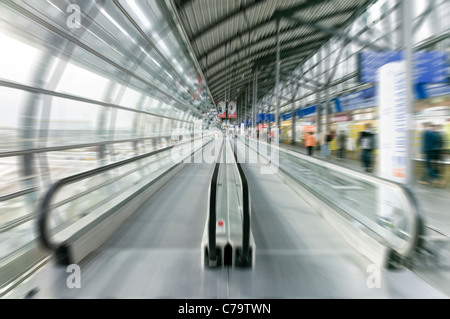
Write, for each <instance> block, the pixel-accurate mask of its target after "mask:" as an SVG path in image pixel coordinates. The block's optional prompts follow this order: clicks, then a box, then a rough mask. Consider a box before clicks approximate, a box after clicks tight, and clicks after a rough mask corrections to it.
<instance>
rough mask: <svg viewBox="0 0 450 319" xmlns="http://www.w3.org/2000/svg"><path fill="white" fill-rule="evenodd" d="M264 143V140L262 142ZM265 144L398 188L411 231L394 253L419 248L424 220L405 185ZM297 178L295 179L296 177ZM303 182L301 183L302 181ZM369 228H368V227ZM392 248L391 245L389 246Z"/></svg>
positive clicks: (406, 256) (413, 197) (409, 251)
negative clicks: (404, 242) (403, 245)
mask: <svg viewBox="0 0 450 319" xmlns="http://www.w3.org/2000/svg"><path fill="white" fill-rule="evenodd" d="M257 142H258V143H261V141H257ZM263 143H264V142H263ZM266 144H267V145H269V147H275V148H277V149H278V150H279V151H282V152H283V153H286V154H288V155H291V156H293V157H297V158H301V159H302V160H305V161H307V162H310V163H313V164H317V165H320V166H322V167H324V168H328V169H330V170H332V171H335V172H342V173H344V174H346V175H347V176H350V177H354V178H356V179H358V180H360V181H364V182H368V183H372V184H374V185H379V186H383V185H385V186H388V187H394V188H397V189H398V190H399V192H398V194H400V196H401V197H400V199H401V201H402V203H403V205H404V207H406V208H407V209H406V212H407V214H408V216H409V220H410V221H411V222H412V224H411V233H410V236H409V237H410V240H409V241H408V245H407V246H406V247H404V248H403V249H401V250H395V249H394V250H395V251H396V253H398V254H399V255H400V256H402V257H405V258H409V257H411V256H412V254H413V253H414V252H415V251H416V250H417V248H419V246H420V245H421V243H422V242H421V241H422V237H423V235H424V222H423V220H424V219H423V216H422V213H421V210H420V206H419V203H418V201H417V199H416V197H415V195H414V194H413V192H412V191H411V190H410V189H409V188H408V187H407V186H405V185H403V184H401V183H397V182H394V181H391V180H387V179H384V178H381V177H378V176H373V175H367V174H364V173H362V172H359V171H357V170H354V169H351V168H347V167H343V166H340V165H337V164H334V163H331V162H329V161H326V160H322V159H318V158H315V157H311V156H307V155H305V154H302V153H299V152H295V151H291V150H288V149H283V148H281V147H277V146H273V145H270V144H268V143H266ZM279 169H280V170H281V171H283V172H284V173H285V174H288V175H289V176H291V177H293V178H294V179H296V178H295V177H294V176H292V174H290V173H289V172H288V171H286V170H284V169H283V168H282V167H281V165H280V167H279ZM296 180H297V179H296ZM302 184H303V183H302ZM318 195H319V196H320V197H321V198H324V199H326V198H325V197H324V196H323V194H318ZM369 229H370V228H369ZM391 248H392V247H391Z"/></svg>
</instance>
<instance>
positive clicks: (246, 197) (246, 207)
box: [233, 140, 251, 267]
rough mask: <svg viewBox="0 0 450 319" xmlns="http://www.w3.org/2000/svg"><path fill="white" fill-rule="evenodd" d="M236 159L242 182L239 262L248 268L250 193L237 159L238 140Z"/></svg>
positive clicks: (234, 152) (249, 261)
mask: <svg viewBox="0 0 450 319" xmlns="http://www.w3.org/2000/svg"><path fill="white" fill-rule="evenodd" d="M233 154H234V159H235V161H236V165H237V168H238V171H239V176H240V177H241V181H242V208H243V210H242V255H241V256H240V260H239V261H238V263H239V265H240V266H242V267H247V266H249V265H250V263H251V259H250V191H249V187H248V182H247V178H246V177H245V173H244V170H243V169H242V165H241V163H239V161H238V157H237V140H234V147H233Z"/></svg>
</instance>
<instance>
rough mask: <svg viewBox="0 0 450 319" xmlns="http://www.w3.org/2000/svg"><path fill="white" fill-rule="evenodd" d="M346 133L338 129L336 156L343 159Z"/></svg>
mask: <svg viewBox="0 0 450 319" xmlns="http://www.w3.org/2000/svg"><path fill="white" fill-rule="evenodd" d="M346 145H347V134H346V133H345V131H344V130H340V131H339V134H338V137H337V148H338V158H339V159H341V160H343V159H344V158H346V154H345V153H346Z"/></svg>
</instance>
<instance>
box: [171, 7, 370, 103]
mask: <svg viewBox="0 0 450 319" xmlns="http://www.w3.org/2000/svg"><path fill="white" fill-rule="evenodd" d="M168 1H169V0H168ZM170 1H171V4H172V9H173V10H174V11H175V14H176V15H177V16H178V19H179V20H180V21H181V24H182V28H183V29H184V32H185V34H186V36H187V38H188V39H189V42H190V46H191V48H192V50H193V52H194V53H195V55H196V57H197V60H198V62H199V65H200V67H201V69H202V71H203V74H204V76H205V80H206V83H207V85H208V87H209V90H210V93H211V95H212V97H213V98H214V100H215V101H220V100H223V99H226V98H230V99H233V100H239V99H240V98H241V97H242V96H243V94H245V91H246V90H247V89H248V88H249V86H251V83H252V81H253V76H254V74H255V73H256V72H257V73H258V83H260V86H259V88H258V99H260V98H261V97H263V96H264V95H265V94H267V92H269V91H271V90H273V89H274V87H275V83H276V60H277V59H276V55H277V37H278V36H279V41H280V42H279V45H280V47H279V49H280V80H281V81H282V80H283V78H285V77H287V76H289V75H290V74H291V73H292V71H293V70H294V69H296V68H297V67H299V66H301V65H302V64H303V63H304V62H305V61H306V60H308V58H309V57H311V56H312V55H314V54H315V53H316V52H317V51H318V49H319V48H320V47H321V46H323V45H324V44H325V43H326V42H327V41H328V40H329V39H330V38H331V37H332V36H333V35H336V33H338V32H343V31H341V30H342V29H344V28H345V27H346V26H348V25H349V24H350V23H351V22H353V21H354V20H355V19H356V17H358V16H360V15H361V14H362V13H363V12H364V11H365V10H366V9H367V7H368V6H369V5H370V4H371V3H372V2H373V1H372V0H364V1H361V0H286V1H277V0H234V1H223V0H170ZM278 30H279V33H278Z"/></svg>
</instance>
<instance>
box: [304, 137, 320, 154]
mask: <svg viewBox="0 0 450 319" xmlns="http://www.w3.org/2000/svg"><path fill="white" fill-rule="evenodd" d="M316 143H317V141H316V138H315V137H314V133H313V132H309V133H308V134H306V137H305V145H306V149H307V150H308V155H309V156H313V155H314V147H315V146H316Z"/></svg>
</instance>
